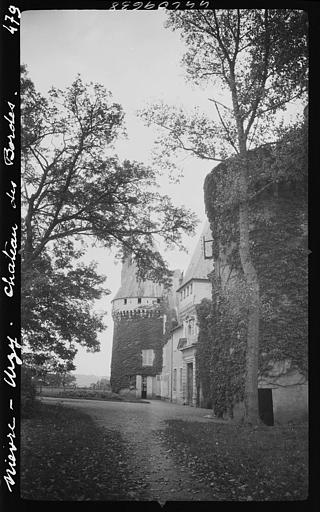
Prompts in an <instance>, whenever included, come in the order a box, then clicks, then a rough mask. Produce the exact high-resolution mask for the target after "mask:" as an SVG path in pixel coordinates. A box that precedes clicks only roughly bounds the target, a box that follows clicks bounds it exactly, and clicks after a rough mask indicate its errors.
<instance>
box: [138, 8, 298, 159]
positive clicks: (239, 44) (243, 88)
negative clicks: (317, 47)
mask: <svg viewBox="0 0 320 512" xmlns="http://www.w3.org/2000/svg"><path fill="white" fill-rule="evenodd" d="M166 26H167V27H168V28H171V29H172V30H178V31H179V32H180V36H181V38H182V40H183V42H184V43H185V44H186V48H187V51H186V53H185V55H184V57H183V64H184V67H185V71H186V78H187V79H188V80H190V81H191V82H192V83H193V84H195V85H198V86H203V87H206V88H208V87H210V88H212V87H214V90H216V91H221V93H222V94H220V95H218V93H217V97H216V98H212V97H211V98H208V100H209V101H211V103H212V107H213V111H212V114H211V113H210V111H209V109H208V110H207V112H206V113H202V112H201V111H200V109H199V108H195V109H194V110H193V111H189V112H187V111H185V110H184V109H182V108H181V107H173V106H172V107H171V106H168V105H165V104H163V103H158V104H154V105H149V106H147V107H146V108H144V109H142V110H141V111H140V115H141V117H142V118H143V119H144V121H145V122H146V124H147V125H151V124H153V125H155V126H157V127H159V128H160V131H159V139H158V141H157V147H156V152H155V155H156V161H158V163H160V164H161V166H162V167H166V166H167V167H168V168H170V169H173V168H174V164H173V160H172V156H173V155H175V154H176V155H177V156H178V155H179V154H180V153H181V154H183V153H185V152H186V151H187V152H188V153H191V154H194V155H195V156H197V157H199V158H202V159H208V160H212V161H223V160H225V159H226V158H228V157H230V156H231V155H239V154H240V153H241V148H240V145H241V141H240V140H239V134H240V135H241V136H242V138H243V141H244V142H245V143H246V148H247V149H253V148H255V147H258V146H260V145H261V144H264V143H266V142H271V141H273V140H274V139H273V137H274V130H275V127H277V126H278V127H280V126H281V124H282V123H281V122H282V118H281V116H279V111H281V110H285V108H286V106H287V104H288V102H292V101H295V100H297V99H298V98H299V99H301V100H302V101H305V100H306V90H307V66H308V58H307V15H306V13H305V12H303V11H298V10H294V9H266V10H263V9H212V10H188V11H169V12H168V20H167V23H166ZM300 110H301V108H300ZM239 129H240V132H241V133H239Z"/></svg>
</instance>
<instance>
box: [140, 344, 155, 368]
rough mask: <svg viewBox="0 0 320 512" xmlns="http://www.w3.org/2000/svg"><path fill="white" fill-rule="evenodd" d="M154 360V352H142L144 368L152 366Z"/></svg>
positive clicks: (149, 350)
mask: <svg viewBox="0 0 320 512" xmlns="http://www.w3.org/2000/svg"><path fill="white" fill-rule="evenodd" d="M153 360H154V350H152V349H151V348H150V349H147V350H142V366H152V365H153Z"/></svg>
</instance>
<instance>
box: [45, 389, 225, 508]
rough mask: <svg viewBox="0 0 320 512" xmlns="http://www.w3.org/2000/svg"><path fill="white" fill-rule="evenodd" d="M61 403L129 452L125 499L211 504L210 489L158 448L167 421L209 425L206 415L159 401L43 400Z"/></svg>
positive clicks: (185, 407) (162, 448)
mask: <svg viewBox="0 0 320 512" xmlns="http://www.w3.org/2000/svg"><path fill="white" fill-rule="evenodd" d="M44 400H45V401H48V402H52V401H55V402H63V403H65V405H68V406H72V407H77V408H79V409H81V410H83V411H85V412H86V413H87V414H89V415H90V416H91V417H92V418H93V419H94V421H95V422H96V423H97V424H98V425H99V426H102V427H104V428H106V429H111V430H117V431H118V432H120V433H121V436H122V438H123V439H124V441H125V442H126V447H127V464H128V466H129V473H130V475H131V477H130V478H131V481H130V482H128V499H132V500H155V501H158V502H159V503H161V504H163V503H165V502H166V501H170V500H178V501H194V500H197V501H198V500H200V501H214V500H217V499H219V497H218V496H217V495H216V494H215V491H214V489H213V488H211V487H210V486H209V485H208V484H206V483H205V482H203V481H200V480H199V479H198V478H197V475H193V474H192V473H191V472H190V470H189V468H187V467H183V466H181V465H180V464H177V462H176V461H175V460H174V458H173V457H172V455H171V452H170V450H167V449H166V448H165V447H164V445H163V444H162V442H161V430H162V429H163V428H164V425H165V424H164V421H165V420H166V419H183V420H185V421H199V422H212V421H214V420H212V419H210V418H206V417H205V416H208V415H209V414H210V411H208V409H200V408H193V407H187V406H180V405H175V404H171V403H167V402H161V401H151V402H150V403H124V402H102V401H97V400H75V399H72V400H70V399H48V398H47V399H44Z"/></svg>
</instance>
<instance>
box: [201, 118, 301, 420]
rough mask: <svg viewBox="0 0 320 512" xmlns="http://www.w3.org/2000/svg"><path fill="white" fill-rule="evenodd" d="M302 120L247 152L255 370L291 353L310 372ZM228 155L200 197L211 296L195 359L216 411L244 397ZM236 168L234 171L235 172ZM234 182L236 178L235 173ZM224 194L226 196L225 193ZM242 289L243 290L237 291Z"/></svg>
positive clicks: (241, 309) (242, 325) (242, 314)
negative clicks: (211, 265) (210, 254)
mask: <svg viewBox="0 0 320 512" xmlns="http://www.w3.org/2000/svg"><path fill="white" fill-rule="evenodd" d="M305 136H306V127H305V126H302V127H301V128H300V129H299V130H298V129H296V128H295V129H294V130H293V131H291V132H288V133H286V136H285V137H284V139H283V140H282V141H281V142H279V144H277V145H276V146H275V147H273V148H269V149H266V148H262V149H257V150H255V151H254V152H253V154H250V158H251V162H252V165H254V166H255V168H256V171H255V172H253V173H252V175H251V179H250V183H249V190H250V197H251V201H250V218H251V219H252V221H251V226H250V239H251V244H252V256H253V261H254V264H255V267H256V268H257V272H258V277H259V282H260V292H261V293H260V297H261V305H260V318H261V320H260V322H261V324H260V325H261V326H260V342H259V373H260V375H267V374H268V371H269V370H270V369H271V368H272V366H273V364H274V363H275V362H277V361H279V362H280V361H284V360H290V361H291V364H292V367H293V368H296V369H298V370H299V371H300V372H301V373H302V374H304V375H306V374H307V367H308V361H307V346H308V344H307V324H308V311H307V303H308V287H307V229H306V228H307V148H306V139H305ZM236 172H237V171H236V169H234V165H233V161H232V160H231V161H230V162H226V163H225V164H220V165H219V166H218V167H216V168H215V169H214V171H212V172H211V173H210V174H209V175H208V176H207V178H206V183H205V202H206V210H207V214H208V217H209V220H210V225H211V229H212V234H213V239H214V244H213V250H214V258H215V261H216V263H215V269H216V270H215V272H214V273H213V274H212V276H211V279H212V289H213V295H212V302H210V301H203V302H202V303H201V305H200V306H199V307H198V318H199V325H200V334H199V345H198V354H197V357H198V364H199V372H200V379H201V382H202V383H203V388H204V395H205V397H207V398H208V399H211V400H213V402H214V404H213V405H214V410H215V412H216V414H219V413H221V414H223V413H226V412H230V407H232V405H233V404H234V403H236V402H237V401H239V400H241V399H242V397H243V375H244V372H245V359H244V354H245V351H246V346H245V333H246V329H247V326H246V324H247V315H246V301H247V297H246V295H245V294H244V293H243V292H242V291H243V289H244V287H243V285H241V279H243V277H242V276H243V271H242V267H241V263H240V261H239V254H238V251H237V250H236V247H237V243H236V241H237V239H238V236H239V226H238V221H237V210H236V208H234V201H235V197H236V194H237V192H236V186H234V185H233V186H231V182H230V176H232V177H233V176H236V174H235V173H236ZM238 172H239V171H238ZM235 181H236V180H235ZM227 197H228V198H229V200H228V201H226V198H227ZM240 292H242V294H241V295H240Z"/></svg>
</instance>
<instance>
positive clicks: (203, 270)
mask: <svg viewBox="0 0 320 512" xmlns="http://www.w3.org/2000/svg"><path fill="white" fill-rule="evenodd" d="M204 240H212V233H211V229H210V225H209V221H205V223H204V227H203V230H202V233H201V236H200V238H199V240H198V243H197V245H196V248H195V250H194V253H193V255H192V257H191V260H190V263H189V266H188V268H187V270H186V273H185V274H184V276H183V279H182V282H181V283H180V286H179V288H181V287H182V286H184V285H185V284H186V283H187V282H188V281H190V280H191V279H208V274H209V273H210V272H212V269H213V261H212V259H205V257H204Z"/></svg>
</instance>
